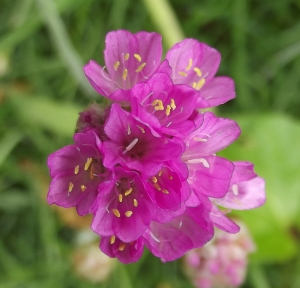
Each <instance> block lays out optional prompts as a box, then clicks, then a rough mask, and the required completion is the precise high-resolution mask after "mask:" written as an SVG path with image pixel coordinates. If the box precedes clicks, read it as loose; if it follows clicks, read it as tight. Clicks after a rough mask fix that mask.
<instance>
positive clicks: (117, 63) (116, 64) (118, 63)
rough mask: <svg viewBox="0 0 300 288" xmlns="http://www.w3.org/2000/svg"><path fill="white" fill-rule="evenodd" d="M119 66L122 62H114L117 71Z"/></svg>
mask: <svg viewBox="0 0 300 288" xmlns="http://www.w3.org/2000/svg"><path fill="white" fill-rule="evenodd" d="M119 66H120V62H119V61H117V62H116V63H115V64H114V69H115V71H118V68H119Z"/></svg>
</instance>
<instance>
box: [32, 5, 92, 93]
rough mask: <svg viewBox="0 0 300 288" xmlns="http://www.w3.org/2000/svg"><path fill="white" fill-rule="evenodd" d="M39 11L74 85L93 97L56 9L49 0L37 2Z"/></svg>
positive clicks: (78, 57)
mask: <svg viewBox="0 0 300 288" xmlns="http://www.w3.org/2000/svg"><path fill="white" fill-rule="evenodd" d="M37 2H38V3H39V7H40V9H41V15H42V18H43V19H44V22H45V24H46V26H47V28H48V29H49V31H50V33H51V38H52V40H53V43H54V46H55V48H56V50H57V52H58V53H59V55H60V57H61V59H62V61H63V62H64V63H65V65H66V67H67V68H68V70H69V72H70V73H71V75H72V76H73V78H74V81H75V83H77V82H78V83H79V86H80V88H81V90H82V91H83V92H84V93H85V94H86V95H87V96H89V97H93V95H95V92H94V90H93V89H92V87H91V86H90V85H89V84H88V81H87V80H86V78H85V77H84V74H83V71H82V68H83V63H82V60H81V57H80V56H79V54H78V53H77V51H76V50H75V49H74V47H73V45H72V43H71V40H70V38H69V35H68V33H67V30H66V27H65V25H64V23H63V21H62V20H61V18H60V16H59V13H58V11H57V7H56V5H55V4H54V2H53V1H51V0H37Z"/></svg>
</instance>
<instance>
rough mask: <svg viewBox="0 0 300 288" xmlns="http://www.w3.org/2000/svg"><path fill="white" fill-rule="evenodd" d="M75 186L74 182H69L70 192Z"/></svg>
mask: <svg viewBox="0 0 300 288" xmlns="http://www.w3.org/2000/svg"><path fill="white" fill-rule="evenodd" d="M73 188H74V184H73V183H72V182H70V183H69V192H72V190H73Z"/></svg>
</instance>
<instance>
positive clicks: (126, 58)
mask: <svg viewBox="0 0 300 288" xmlns="http://www.w3.org/2000/svg"><path fill="white" fill-rule="evenodd" d="M128 59H129V53H126V54H125V56H124V60H125V61H126V60H128Z"/></svg>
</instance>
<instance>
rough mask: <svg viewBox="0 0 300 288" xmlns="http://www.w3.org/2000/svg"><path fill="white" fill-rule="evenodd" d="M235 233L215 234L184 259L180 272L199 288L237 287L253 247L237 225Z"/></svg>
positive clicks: (219, 232) (244, 228)
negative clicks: (238, 229)
mask: <svg viewBox="0 0 300 288" xmlns="http://www.w3.org/2000/svg"><path fill="white" fill-rule="evenodd" d="M238 223H239V225H240V227H241V231H240V233H238V234H227V233H225V232H223V231H216V233H215V237H214V238H213V240H212V241H211V242H209V243H208V244H207V245H206V246H204V247H202V248H198V249H194V250H191V251H189V252H188V253H187V254H186V255H185V256H184V271H185V272H186V274H187V276H188V277H189V278H190V279H191V281H192V282H193V283H194V285H195V287H199V288H219V287H239V286H240V285H241V284H242V283H243V282H244V279H245V276H246V270H247V264H248V254H249V253H251V252H253V251H254V250H255V246H254V244H253V242H252V239H251V237H250V235H249V232H248V231H247V228H246V227H245V225H244V224H242V223H241V222H238Z"/></svg>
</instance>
